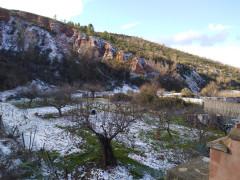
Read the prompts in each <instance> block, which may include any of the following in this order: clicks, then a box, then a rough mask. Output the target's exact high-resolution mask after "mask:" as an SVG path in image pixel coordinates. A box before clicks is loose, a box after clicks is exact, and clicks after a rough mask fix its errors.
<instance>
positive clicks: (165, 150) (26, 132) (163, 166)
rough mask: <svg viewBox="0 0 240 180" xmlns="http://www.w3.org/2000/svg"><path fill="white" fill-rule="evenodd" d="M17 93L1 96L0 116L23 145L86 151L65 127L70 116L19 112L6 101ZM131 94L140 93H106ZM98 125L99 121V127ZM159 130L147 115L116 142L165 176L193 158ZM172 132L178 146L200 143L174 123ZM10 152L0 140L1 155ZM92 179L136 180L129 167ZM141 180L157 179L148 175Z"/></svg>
mask: <svg viewBox="0 0 240 180" xmlns="http://www.w3.org/2000/svg"><path fill="white" fill-rule="evenodd" d="M42 86H44V85H42ZM16 91H17V90H16V89H15V90H12V91H5V92H2V93H0V98H1V100H2V101H3V102H1V103H0V115H2V119H3V123H4V126H5V128H6V129H7V131H9V132H11V131H12V130H13V129H14V128H15V127H17V128H18V131H19V134H20V135H21V136H20V138H19V142H20V143H24V145H25V147H26V148H29V147H32V149H33V150H35V151H38V150H40V149H42V148H44V149H45V150H47V151H56V152H59V153H60V155H62V156H64V155H71V154H72V153H82V152H84V151H85V149H83V148H82V147H83V146H82V145H83V144H84V143H86V142H85V140H84V139H83V138H81V137H79V136H76V135H73V134H72V133H69V132H68V131H67V130H66V129H65V128H64V127H68V128H69V127H72V126H74V125H75V124H74V123H73V122H72V121H71V117H70V116H63V117H61V118H56V117H55V118H51V117H50V118H42V117H43V116H44V115H47V114H55V113H57V110H56V109H55V108H53V107H39V108H26V109H19V108H17V107H16V106H14V105H13V104H14V101H7V98H8V97H9V96H14V95H16ZM128 91H133V92H137V91H138V90H137V89H134V88H131V87H129V86H127V85H125V86H123V87H121V88H116V89H115V90H114V91H112V92H107V94H108V93H111V94H114V93H119V92H121V93H127V92H128ZM82 93H83V92H79V93H76V94H74V96H75V97H77V98H79V97H82ZM98 95H99V96H100V97H102V96H105V95H106V92H103V93H102V94H101V93H99V94H98ZM99 100H100V101H103V102H105V101H104V99H102V98H100V99H98V101H99ZM18 101H22V100H18ZM73 108H76V106H66V107H65V108H63V113H64V112H68V111H69V110H71V109H73ZM99 116H100V117H101V114H99ZM145 116H146V117H145ZM97 124H98V123H97V122H96V125H97ZM157 127H158V125H157V122H155V120H153V119H149V118H148V117H147V114H145V115H144V118H143V120H139V121H136V122H134V123H133V124H131V126H130V127H129V131H128V132H127V133H122V134H119V135H118V136H117V137H116V138H115V139H114V141H115V142H117V143H120V144H122V145H124V147H126V148H130V149H132V150H133V151H132V152H130V153H129V154H128V158H130V159H132V160H135V161H136V162H138V163H140V164H142V165H145V166H146V167H149V168H150V169H153V170H154V171H159V172H160V173H163V174H164V173H166V171H167V170H168V169H170V168H172V167H175V166H176V165H178V164H180V163H183V162H185V161H187V160H189V159H190V158H191V155H190V154H188V153H186V152H185V151H184V150H183V149H181V148H174V147H172V146H171V144H169V143H168V142H167V141H168V140H167V139H165V140H164V139H163V140H161V139H160V140H157V139H155V138H154V134H155V132H156V129H157ZM170 129H171V130H172V131H173V133H174V134H173V135H174V136H176V137H177V138H178V139H177V140H178V142H177V143H180V145H181V143H182V144H184V143H185V144H186V143H189V142H192V141H195V140H197V137H198V134H197V130H195V129H190V128H188V127H185V126H183V125H179V124H174V123H172V124H170ZM165 138H167V137H165ZM178 145H179V144H178ZM176 146H177V145H176ZM10 151H11V150H10V149H9V147H7V146H5V145H4V144H3V143H2V142H1V141H0V153H1V152H2V153H3V154H5V155H8V154H10V153H11V152H10ZM90 176H91V179H106V180H108V179H119V180H122V179H134V177H133V176H132V175H131V173H130V170H129V167H128V166H125V165H124V164H120V165H119V166H117V167H116V168H113V169H110V170H102V169H98V168H93V169H92V170H91V172H90ZM142 179H145V180H147V179H156V178H153V177H151V175H149V174H148V173H145V174H144V176H143V177H142Z"/></svg>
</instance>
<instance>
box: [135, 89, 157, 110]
mask: <svg viewBox="0 0 240 180" xmlns="http://www.w3.org/2000/svg"><path fill="white" fill-rule="evenodd" d="M157 99H158V96H157V86H156V85H153V84H144V85H143V86H141V88H140V93H139V94H137V95H136V96H135V98H134V100H135V101H136V103H138V104H141V105H144V106H145V105H146V106H148V105H152V104H154V102H155V101H156V100H157Z"/></svg>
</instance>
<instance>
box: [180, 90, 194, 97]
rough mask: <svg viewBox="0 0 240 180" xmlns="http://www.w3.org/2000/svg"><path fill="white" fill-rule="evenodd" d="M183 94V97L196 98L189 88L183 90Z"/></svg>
mask: <svg viewBox="0 0 240 180" xmlns="http://www.w3.org/2000/svg"><path fill="white" fill-rule="evenodd" d="M181 94H182V97H194V94H193V93H192V91H191V90H190V89H188V88H184V89H182V91H181Z"/></svg>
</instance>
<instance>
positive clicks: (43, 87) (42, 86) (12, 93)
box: [0, 79, 54, 102]
mask: <svg viewBox="0 0 240 180" xmlns="http://www.w3.org/2000/svg"><path fill="white" fill-rule="evenodd" d="M32 86H36V87H37V88H38V90H40V91H48V90H51V89H52V88H54V86H52V85H49V84H47V83H45V82H43V81H41V80H38V79H36V80H33V81H31V82H29V83H27V84H26V85H24V86H18V87H16V88H14V89H11V90H6V91H1V92H0V102H1V101H2V102H6V101H7V99H8V98H9V97H16V96H17V94H18V92H19V91H21V90H24V89H28V88H30V87H32Z"/></svg>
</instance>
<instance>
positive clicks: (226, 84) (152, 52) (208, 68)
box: [99, 32, 240, 89]
mask: <svg viewBox="0 0 240 180" xmlns="http://www.w3.org/2000/svg"><path fill="white" fill-rule="evenodd" d="M99 36H101V37H102V38H104V39H107V40H109V41H110V42H111V43H113V44H114V45H116V46H117V47H118V48H119V49H122V50H124V51H130V52H132V53H133V54H137V55H138V56H142V57H145V58H146V59H150V60H154V61H155V60H156V61H160V62H161V61H163V60H166V61H169V62H171V61H173V62H177V63H181V64H184V65H186V66H189V67H191V68H194V69H196V71H197V72H198V73H199V74H201V75H202V76H204V77H205V78H207V79H208V80H214V81H216V82H217V83H218V84H219V85H220V86H221V87H222V88H230V89H231V88H232V89H235V88H239V87H240V76H239V73H240V69H239V68H236V67H232V66H229V65H224V64H222V63H219V62H217V61H213V60H210V59H206V58H203V57H199V56H196V55H192V54H189V53H186V52H182V51H179V50H176V49H173V48H169V47H166V46H165V45H164V44H157V43H154V42H150V41H147V40H144V39H142V38H138V37H133V36H126V35H120V34H113V33H108V32H103V33H99Z"/></svg>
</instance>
